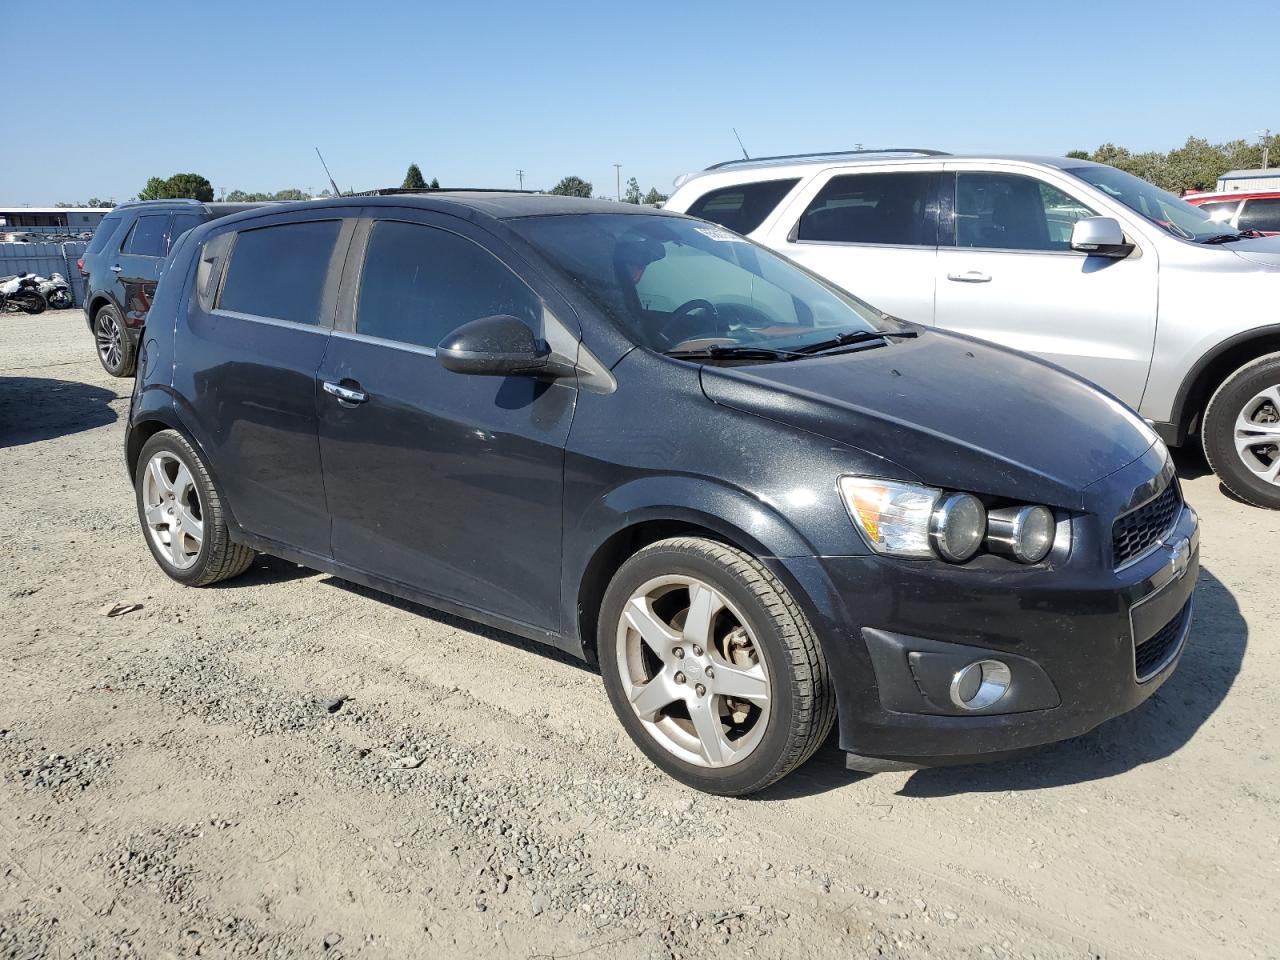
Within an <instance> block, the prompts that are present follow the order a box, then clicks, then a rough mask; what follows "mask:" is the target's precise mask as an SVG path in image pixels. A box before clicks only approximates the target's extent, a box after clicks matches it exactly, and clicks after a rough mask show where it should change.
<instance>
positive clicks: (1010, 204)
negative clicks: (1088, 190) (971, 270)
mask: <svg viewBox="0 0 1280 960" xmlns="http://www.w3.org/2000/svg"><path fill="white" fill-rule="evenodd" d="M1096 216H1097V214H1096V213H1095V212H1094V211H1093V210H1091V209H1090V208H1089V207H1086V206H1085V205H1084V204H1083V203H1081V202H1080V201H1079V200H1076V199H1075V198H1074V197H1071V196H1068V195H1067V194H1065V193H1063V192H1062V191H1061V190H1059V189H1058V188H1057V187H1054V186H1050V185H1049V184H1047V183H1045V182H1044V181H1042V180H1037V179H1035V178H1034V177H1024V176H1020V175H1018V174H1014V173H985V172H969V171H961V172H959V173H958V174H956V200H955V244H956V246H957V247H981V248H986V249H989V250H1070V249H1071V229H1072V227H1073V226H1074V225H1075V222H1076V221H1077V220H1083V219H1085V218H1086V217H1096Z"/></svg>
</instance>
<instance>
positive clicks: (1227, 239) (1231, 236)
mask: <svg viewBox="0 0 1280 960" xmlns="http://www.w3.org/2000/svg"><path fill="white" fill-rule="evenodd" d="M1254 236H1257V231H1255V230H1241V231H1240V232H1239V233H1220V234H1218V235H1217V236H1216V237H1208V238H1206V239H1204V240H1201V241H1200V243H1234V242H1235V241H1236V240H1248V239H1249V238H1250V237H1254Z"/></svg>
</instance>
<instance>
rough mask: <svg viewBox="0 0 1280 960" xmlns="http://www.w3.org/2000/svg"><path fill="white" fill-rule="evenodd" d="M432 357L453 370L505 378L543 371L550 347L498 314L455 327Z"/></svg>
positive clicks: (517, 323)
mask: <svg viewBox="0 0 1280 960" xmlns="http://www.w3.org/2000/svg"><path fill="white" fill-rule="evenodd" d="M436 357H438V358H439V360H440V363H441V365H442V366H443V367H444V368H445V369H446V370H452V371H453V372H454V373H470V374H474V375H477V376H487V377H506V376H511V375H514V374H536V373H542V372H545V370H546V368H547V365H548V362H549V360H550V358H551V348H550V347H548V346H547V345H546V343H544V342H542V341H540V340H538V339H537V338H536V337H535V336H534V335H533V331H532V330H530V329H529V328H528V327H527V326H526V325H525V324H523V323H521V322H520V321H519V320H517V319H516V318H515V317H511V316H507V315H505V314H499V315H498V316H494V317H481V318H480V319H479V320H472V321H470V322H468V323H464V324H463V325H462V326H460V327H458V329H456V330H454V331H453V332H452V333H451V334H449V335H448V336H447V337H445V338H444V339H443V340H441V341H440V346H439V347H437V348H436Z"/></svg>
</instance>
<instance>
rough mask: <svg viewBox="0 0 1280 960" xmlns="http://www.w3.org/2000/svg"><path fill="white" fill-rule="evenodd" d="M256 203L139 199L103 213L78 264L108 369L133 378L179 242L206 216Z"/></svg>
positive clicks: (96, 338)
mask: <svg viewBox="0 0 1280 960" xmlns="http://www.w3.org/2000/svg"><path fill="white" fill-rule="evenodd" d="M255 206H260V204H255V203H201V202H200V201H199V200H135V201H132V202H130V203H122V204H120V206H118V207H116V208H115V209H114V210H113V211H111V213H109V214H107V215H106V216H105V217H103V219H102V222H101V223H100V224H98V229H97V231H96V232H95V233H94V235H93V242H91V243H90V244H89V248H88V249H87V250H85V252H84V256H83V257H81V258H80V260H79V262H78V263H77V266H79V268H80V272H81V273H82V274H83V275H84V277H85V279H86V289H85V297H84V315H85V319H86V320H87V321H88V323H89V329H90V330H92V331H93V337H94V341H95V343H96V345H97V348H98V359H99V360H100V361H101V362H102V368H103V369H104V370H106V371H107V373H109V374H111V375H112V376H113V377H131V376H133V370H134V358H135V356H136V354H137V350H138V336H139V335H140V333H141V331H142V325H143V323H144V322H145V321H146V319H147V311H148V310H149V309H150V308H151V296H152V294H153V293H155V289H156V283H157V282H158V281H159V279H160V266H161V264H163V263H164V258H165V257H166V256H167V255H168V253H169V249H170V247H171V246H172V245H173V242H174V241H175V240H177V239H178V237H180V236H182V235H183V234H184V233H186V232H187V231H188V230H190V229H191V228H192V227H195V226H198V225H200V224H202V223H204V222H205V221H206V220H214V219H216V218H218V217H224V216H227V215H228V214H231V213H238V212H240V211H241V210H248V209H251V208H253V207H255Z"/></svg>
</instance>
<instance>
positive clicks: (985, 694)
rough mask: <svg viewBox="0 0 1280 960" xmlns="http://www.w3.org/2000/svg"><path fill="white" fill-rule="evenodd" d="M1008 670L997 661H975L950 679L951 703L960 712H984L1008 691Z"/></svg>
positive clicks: (1010, 679) (1010, 678) (1009, 678)
mask: <svg viewBox="0 0 1280 960" xmlns="http://www.w3.org/2000/svg"><path fill="white" fill-rule="evenodd" d="M1012 679H1013V678H1012V677H1011V676H1010V674H1009V668H1008V667H1007V666H1005V665H1004V664H1003V663H1001V662H1000V661H999V660H977V661H974V662H973V663H971V664H969V665H968V666H967V667H965V668H964V669H962V670H957V671H956V673H955V676H953V677H952V678H951V702H952V703H954V704H955V705H956V706H957V707H959V708H960V709H961V710H985V709H986V708H987V707H990V706H992V705H993V704H995V703H996V702H997V701H998V700H999V699H1000V698H1001V697H1003V696H1004V695H1005V694H1006V693H1007V692H1008V691H1009V684H1010V682H1011V681H1012Z"/></svg>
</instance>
